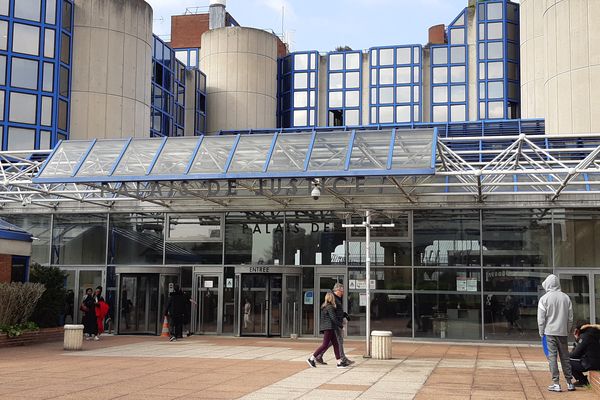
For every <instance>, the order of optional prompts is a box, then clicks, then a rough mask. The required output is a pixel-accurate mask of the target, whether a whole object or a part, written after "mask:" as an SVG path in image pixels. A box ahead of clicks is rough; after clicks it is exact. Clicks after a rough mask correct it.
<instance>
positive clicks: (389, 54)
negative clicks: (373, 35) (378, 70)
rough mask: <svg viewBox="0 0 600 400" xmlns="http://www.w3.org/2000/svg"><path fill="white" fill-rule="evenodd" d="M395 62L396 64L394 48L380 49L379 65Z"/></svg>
mask: <svg viewBox="0 0 600 400" xmlns="http://www.w3.org/2000/svg"><path fill="white" fill-rule="evenodd" d="M393 64H394V49H381V50H379V65H393Z"/></svg>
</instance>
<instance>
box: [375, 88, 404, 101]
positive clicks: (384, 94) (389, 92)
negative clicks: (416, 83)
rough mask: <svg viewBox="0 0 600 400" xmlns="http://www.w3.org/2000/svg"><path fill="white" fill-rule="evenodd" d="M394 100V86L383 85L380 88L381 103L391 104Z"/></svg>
mask: <svg viewBox="0 0 600 400" xmlns="http://www.w3.org/2000/svg"><path fill="white" fill-rule="evenodd" d="M406 89H410V88H408V87H407V88H406ZM393 102H394V88H393V87H382V88H379V103H383V104H390V103H393Z"/></svg>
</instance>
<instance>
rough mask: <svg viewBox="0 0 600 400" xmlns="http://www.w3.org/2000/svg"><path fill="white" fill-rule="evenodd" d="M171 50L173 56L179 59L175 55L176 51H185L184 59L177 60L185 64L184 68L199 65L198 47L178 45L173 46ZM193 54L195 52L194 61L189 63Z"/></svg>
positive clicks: (194, 67) (193, 67) (192, 67)
mask: <svg viewBox="0 0 600 400" xmlns="http://www.w3.org/2000/svg"><path fill="white" fill-rule="evenodd" d="M173 50H174V51H175V58H177V59H178V60H179V58H178V57H177V53H179V52H183V51H185V52H186V60H185V61H183V60H179V61H181V62H182V63H183V64H185V66H186V68H188V69H196V68H198V67H199V65H200V49H199V48H197V47H178V48H173ZM193 54H195V60H196V61H195V62H194V64H191V63H190V61H191V60H192V58H194V56H193Z"/></svg>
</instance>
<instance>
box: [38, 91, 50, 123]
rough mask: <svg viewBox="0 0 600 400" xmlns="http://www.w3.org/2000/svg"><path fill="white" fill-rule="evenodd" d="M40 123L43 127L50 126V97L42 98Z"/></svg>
mask: <svg viewBox="0 0 600 400" xmlns="http://www.w3.org/2000/svg"><path fill="white" fill-rule="evenodd" d="M40 123H41V124H42V125H45V126H51V125H52V97H48V96H43V97H42V120H41V122H40Z"/></svg>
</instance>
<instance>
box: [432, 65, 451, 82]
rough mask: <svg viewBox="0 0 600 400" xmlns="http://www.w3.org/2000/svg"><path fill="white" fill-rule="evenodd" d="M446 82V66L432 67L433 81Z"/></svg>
mask: <svg viewBox="0 0 600 400" xmlns="http://www.w3.org/2000/svg"><path fill="white" fill-rule="evenodd" d="M447 82H448V68H447V67H436V68H433V83H447Z"/></svg>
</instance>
